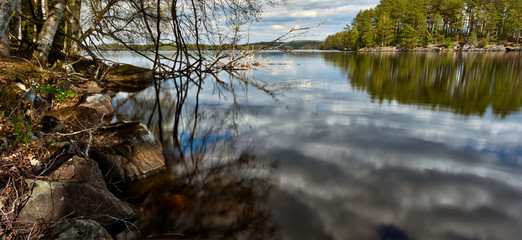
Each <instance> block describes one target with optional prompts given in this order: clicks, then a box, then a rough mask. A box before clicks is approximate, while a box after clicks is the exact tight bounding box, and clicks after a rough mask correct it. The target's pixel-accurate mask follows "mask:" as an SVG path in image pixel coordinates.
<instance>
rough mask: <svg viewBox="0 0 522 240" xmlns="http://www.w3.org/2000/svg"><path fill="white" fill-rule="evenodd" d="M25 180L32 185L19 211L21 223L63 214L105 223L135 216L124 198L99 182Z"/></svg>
mask: <svg viewBox="0 0 522 240" xmlns="http://www.w3.org/2000/svg"><path fill="white" fill-rule="evenodd" d="M28 182H29V184H31V183H34V187H33V189H32V194H31V196H30V197H29V200H28V201H27V203H26V204H25V206H24V207H23V208H22V210H21V211H20V215H19V217H18V220H19V221H20V222H22V223H28V224H32V223H35V222H37V221H39V220H43V221H44V222H47V223H52V222H58V221H59V220H62V219H64V218H76V217H81V218H85V219H91V220H94V221H97V222H98V223H100V224H101V225H104V226H108V225H113V224H116V223H119V222H121V221H122V220H128V219H131V218H134V217H135V214H134V212H133V211H132V209H131V208H130V207H129V206H128V205H127V204H126V203H125V202H123V201H121V200H119V199H118V198H116V197H115V196H114V195H113V194H112V193H110V192H109V191H108V190H107V188H106V187H105V186H104V185H102V184H99V183H92V182H83V183H75V182H49V181H41V180H28Z"/></svg>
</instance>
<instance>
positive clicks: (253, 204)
mask: <svg viewBox="0 0 522 240" xmlns="http://www.w3.org/2000/svg"><path fill="white" fill-rule="evenodd" d="M108 57H109V58H111V59H113V60H115V61H119V62H126V63H131V64H135V65H141V66H148V65H147V63H146V62H145V61H143V60H141V59H140V58H139V57H137V56H133V55H131V54H128V53H111V54H108ZM261 57H263V58H264V59H267V60H268V61H269V62H268V64H265V65H264V66H263V67H260V68H258V69H253V70H249V71H245V72H240V73H238V75H239V76H240V77H241V79H243V80H241V79H238V78H236V77H233V76H230V75H229V74H227V73H225V72H222V73H220V74H219V75H218V77H219V79H220V81H222V82H223V84H225V83H226V86H227V87H223V85H222V84H216V81H214V80H213V79H208V80H207V81H206V82H205V84H204V85H203V89H202V91H201V93H200V95H199V98H198V99H197V101H196V99H193V98H190V97H189V98H188V99H187V101H186V104H187V105H188V106H195V104H196V103H197V104H199V106H200V112H202V113H203V112H205V113H207V115H205V116H208V117H202V118H201V120H200V121H199V124H201V125H202V126H203V127H202V128H201V129H205V130H201V131H206V132H205V133H206V135H204V136H206V137H205V138H203V137H201V138H198V137H196V139H197V140H196V143H195V144H196V145H198V146H201V144H203V143H202V142H204V141H207V142H209V144H210V145H215V144H217V142H218V141H222V140H228V139H234V140H233V141H234V144H233V145H234V148H235V150H232V152H234V151H235V152H241V151H244V149H247V150H248V152H249V153H250V154H251V155H255V156H256V158H255V161H257V163H258V165H255V166H257V167H252V169H251V171H246V170H245V169H244V168H241V169H240V170H238V171H241V173H238V172H234V171H235V170H231V171H230V172H227V173H226V174H223V175H226V176H228V178H233V179H236V180H237V179H241V184H228V185H227V184H222V183H223V181H222V180H219V181H217V180H213V181H207V185H205V186H203V185H201V186H199V185H198V187H194V188H192V189H198V191H201V192H211V191H215V192H213V193H212V194H207V195H205V196H204V197H202V196H200V195H198V194H194V193H191V194H192V195H191V194H187V193H183V190H179V189H182V187H179V186H178V187H172V188H170V190H169V191H170V194H177V195H175V196H176V199H178V198H182V197H184V198H188V200H187V201H189V202H192V205H190V206H192V207H188V208H183V209H182V210H179V209H180V208H179V207H177V208H173V207H170V208H169V209H170V210H169V211H156V212H155V213H156V215H158V214H162V213H163V214H166V215H169V216H161V217H159V216H157V218H160V219H163V220H162V221H160V223H157V224H160V225H161V224H164V225H166V226H162V227H161V228H158V227H156V228H154V229H153V230H150V232H149V233H150V234H160V235H161V234H165V233H170V234H174V233H175V234H179V235H176V236H183V237H186V238H198V237H199V238H239V239H255V238H257V239H267V238H268V239H271V238H280V239H456V240H460V239H517V238H519V237H520V236H522V114H521V113H520V110H521V109H520V107H521V106H522V61H521V60H522V55H521V54H520V53H453V52H452V53H367V54H360V53H348V52H321V51H318V52H296V53H282V52H265V53H262V54H261ZM246 82H248V84H247V83H246ZM227 89H228V90H227ZM230 89H233V90H230ZM267 89H268V91H265V90H267ZM162 90H163V91H162V92H161V94H160V95H161V96H162V98H161V99H162V100H161V103H160V105H161V107H162V112H163V113H162V114H163V119H164V121H163V124H164V126H163V128H162V130H163V132H169V131H170V132H169V133H170V135H171V134H172V130H171V128H170V127H169V126H171V125H172V121H173V120H172V118H173V115H174V112H175V111H174V110H172V109H173V108H172V105H173V103H174V102H176V98H175V88H174V87H173V84H172V83H169V81H166V82H164V83H162ZM190 91H191V92H192V95H195V90H194V89H191V90H190ZM231 92H234V93H235V94H231ZM267 92H268V93H267ZM154 99H155V91H154V88H152V87H151V88H148V89H145V90H143V91H141V92H139V93H118V95H117V96H116V97H115V98H114V99H113V105H114V107H115V108H116V114H117V116H116V118H117V119H118V120H140V121H142V122H144V123H149V126H150V127H151V128H152V129H153V130H154V131H155V132H156V133H158V131H159V128H158V126H157V125H155V124H154V123H155V122H156V121H157V120H158V116H157V114H156V113H154V111H153V110H152V109H154V104H155V101H154ZM151 116H152V117H151ZM186 122H187V123H190V120H186ZM209 129H210V130H212V131H210V130H209ZM214 130H215V131H214ZM184 134H187V133H185V132H183V131H181V133H180V136H179V137H180V138H181V139H184V138H186V137H184ZM170 135H169V134H163V139H164V144H165V145H166V146H171V144H172V143H171V142H172V140H169V139H170V137H169V136H170ZM199 140H201V142H199V143H198V141H199ZM219 146H221V145H219ZM167 148H168V147H167ZM187 149H188V150H187ZM190 149H193V148H185V149H184V150H183V151H185V153H187V154H188V153H189V152H190ZM216 149H222V147H217V148H216ZM165 153H166V155H169V153H171V151H169V150H168V149H167V150H165ZM174 158H175V157H172V156H171V157H170V158H169V157H167V159H171V161H174V162H176V160H172V159H174ZM172 165H176V164H172ZM203 165H204V164H203ZM272 165H273V167H268V166H272ZM249 166H250V165H249ZM252 166H253V165H252ZM202 168H204V167H202ZM172 169H173V170H172V173H173V174H175V175H176V174H179V171H176V170H175V169H176V167H175V166H174V167H173V168H172ZM246 172H255V174H261V176H259V175H255V176H256V177H252V178H251V179H250V180H249V181H246V180H245V179H248V178H247V177H245V176H246V175H248V174H246ZM231 176H233V177H231ZM220 179H224V178H220ZM252 179H253V180H252ZM236 180H234V181H236ZM254 180H256V181H254ZM246 182H248V184H246V185H243V183H246ZM259 182H261V183H259ZM213 184H215V185H213ZM184 186H185V185H184ZM224 186H225V187H224ZM239 186H241V188H240V187H239ZM259 186H266V187H264V188H261V190H259V191H258V190H256V189H259ZM236 188H237V189H236ZM239 188H240V189H239ZM183 189H184V188H183ZM216 189H220V190H219V191H217V190H216ZM190 196H199V197H190ZM228 202H232V203H228ZM218 203H219V204H218ZM178 205H179V204H178ZM149 206H150V205H149ZM194 206H199V207H194ZM203 206H212V207H203ZM217 208H219V209H221V210H220V211H217V210H216V209H217ZM245 209H246V210H245ZM158 212H162V213H158ZM179 212H183V214H179ZM238 212H239V213H238ZM173 216H175V217H173ZM151 218H155V216H149V218H143V219H142V220H140V221H141V223H142V225H143V226H146V225H147V224H146V223H145V222H147V221H149V220H150V219H151ZM147 219H149V220H147ZM150 221H152V220H150ZM137 225H138V226H140V225H139V224H138V223H137ZM149 225H150V224H149Z"/></svg>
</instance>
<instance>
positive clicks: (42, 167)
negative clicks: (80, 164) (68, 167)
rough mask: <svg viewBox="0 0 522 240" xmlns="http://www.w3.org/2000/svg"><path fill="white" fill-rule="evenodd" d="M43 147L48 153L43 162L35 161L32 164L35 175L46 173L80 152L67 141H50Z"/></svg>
mask: <svg viewBox="0 0 522 240" xmlns="http://www.w3.org/2000/svg"><path fill="white" fill-rule="evenodd" d="M43 148H44V149H45V150H46V151H47V152H48V153H49V156H48V157H47V158H45V160H44V161H43V162H35V164H34V165H33V173H34V174H35V175H48V174H49V173H51V172H53V171H54V170H56V169H58V168H59V167H61V166H62V164H64V163H65V162H67V161H68V160H69V159H71V158H73V157H74V156H76V155H80V154H81V151H80V149H78V148H77V147H76V146H74V145H72V144H70V143H69V142H61V143H60V142H59V143H52V144H49V145H46V146H44V147H43Z"/></svg>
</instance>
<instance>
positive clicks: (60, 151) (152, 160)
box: [0, 60, 165, 239]
mask: <svg viewBox="0 0 522 240" xmlns="http://www.w3.org/2000/svg"><path fill="white" fill-rule="evenodd" d="M0 65H2V66H1V67H0V69H2V70H1V71H0V90H1V94H2V96H1V101H0V110H1V111H2V112H1V113H2V118H1V120H0V150H1V151H0V160H1V164H2V165H1V166H2V167H1V169H0V184H1V185H0V187H1V189H2V191H1V196H0V203H1V205H2V211H4V213H5V214H3V215H2V222H1V223H2V224H1V226H0V239H10V238H18V237H21V236H23V235H21V234H23V233H25V234H29V235H31V234H33V237H43V238H50V239H111V238H112V236H115V235H116V234H117V233H118V232H121V231H123V230H124V229H125V226H126V225H127V223H129V221H131V220H132V219H133V218H135V216H136V213H135V212H134V210H133V209H132V208H131V207H130V206H129V204H128V203H127V202H126V201H125V200H126V199H123V198H119V197H117V196H116V195H119V196H123V195H125V194H121V192H120V194H116V195H115V193H118V192H117V191H114V190H112V189H118V188H123V189H124V188H125V186H126V185H127V184H135V183H136V182H138V181H141V180H143V179H146V178H148V177H151V176H153V175H154V174H157V173H160V172H162V171H164V170H165V159H164V157H163V148H162V145H161V143H160V141H159V140H158V139H157V138H156V137H155V136H154V134H152V133H151V131H150V130H149V129H148V128H147V127H146V126H145V125H143V124H142V123H139V122H115V121H114V120H113V116H114V108H113V107H112V98H111V97H112V96H114V93H115V91H119V90H121V89H126V90H128V89H134V90H136V91H137V90H139V89H143V88H145V87H146V86H148V85H150V84H151V83H152V81H153V76H152V73H150V72H149V71H147V70H146V69H141V68H137V67H134V66H129V65H123V66H113V67H111V68H109V69H108V70H107V71H106V72H105V74H104V77H103V78H102V80H93V79H90V78H85V77H83V76H84V75H82V74H74V73H60V72H55V71H49V70H43V69H39V68H38V67H36V66H34V65H32V64H30V63H24V62H18V61H13V60H2V61H0ZM78 68H79V67H78ZM51 90H52V91H51ZM62 95H64V96H65V97H64V98H63V99H61V98H60V96H62ZM109 189H111V190H109Z"/></svg>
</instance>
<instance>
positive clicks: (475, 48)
mask: <svg viewBox="0 0 522 240" xmlns="http://www.w3.org/2000/svg"><path fill="white" fill-rule="evenodd" d="M521 49H522V45H520V44H509V45H504V44H490V45H485V46H484V45H479V44H470V43H463V44H459V43H455V44H451V45H443V44H432V45H428V46H423V47H415V48H412V49H406V48H401V47H370V48H361V49H359V50H357V51H358V52H520V51H521Z"/></svg>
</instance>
